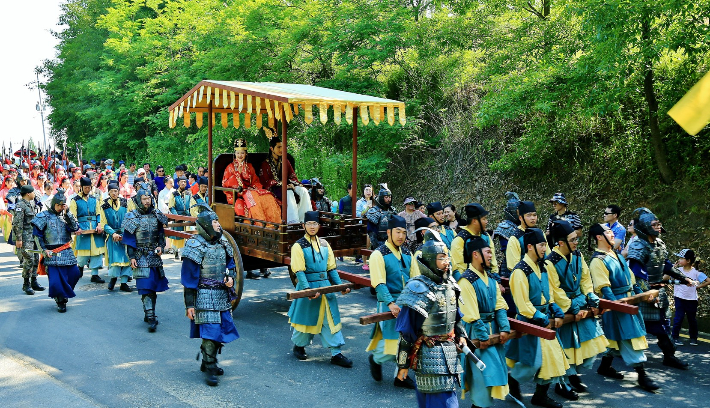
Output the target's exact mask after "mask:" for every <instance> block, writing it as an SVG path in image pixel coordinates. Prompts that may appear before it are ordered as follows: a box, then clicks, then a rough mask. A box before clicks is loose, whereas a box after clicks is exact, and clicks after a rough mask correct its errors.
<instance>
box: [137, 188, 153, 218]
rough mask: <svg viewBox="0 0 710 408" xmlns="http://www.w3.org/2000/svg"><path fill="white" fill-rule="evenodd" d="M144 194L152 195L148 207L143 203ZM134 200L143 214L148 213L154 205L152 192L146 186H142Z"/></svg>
mask: <svg viewBox="0 0 710 408" xmlns="http://www.w3.org/2000/svg"><path fill="white" fill-rule="evenodd" d="M143 196H148V197H150V201H151V202H150V206H148V207H146V206H144V205H143V201H142V200H141V198H142V197H143ZM133 201H134V202H135V203H136V207H137V208H138V210H139V211H140V212H141V213H143V214H147V213H148V211H150V208H151V207H153V195H152V194H150V191H149V190H146V189H145V188H141V189H140V190H138V193H137V194H136V195H135V197H133Z"/></svg>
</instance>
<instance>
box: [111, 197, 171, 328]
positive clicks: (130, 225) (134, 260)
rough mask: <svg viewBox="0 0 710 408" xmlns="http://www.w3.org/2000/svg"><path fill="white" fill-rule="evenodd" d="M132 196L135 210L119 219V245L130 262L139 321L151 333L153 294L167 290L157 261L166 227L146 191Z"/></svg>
mask: <svg viewBox="0 0 710 408" xmlns="http://www.w3.org/2000/svg"><path fill="white" fill-rule="evenodd" d="M136 197H138V199H137V200H136V206H138V208H137V209H135V210H133V211H131V212H129V213H128V214H126V217H125V218H124V219H123V224H122V228H123V243H124V244H125V245H126V251H127V252H128V257H129V258H130V259H131V267H132V268H133V278H135V280H136V289H138V293H139V294H140V295H141V300H142V301H143V312H144V314H145V317H144V318H143V321H145V322H146V323H148V324H149V326H148V331H149V332H151V333H153V332H155V330H156V328H157V326H158V318H157V317H156V316H155V303H156V301H157V298H158V296H157V292H164V291H166V290H168V279H167V278H166V277H165V272H164V271H163V260H162V259H161V258H160V256H161V255H162V254H163V248H165V231H164V229H163V228H164V227H165V226H166V225H167V224H168V218H167V217H166V216H165V215H164V214H163V213H161V212H160V211H158V210H157V209H156V207H155V205H154V201H153V196H152V194H151V193H150V191H148V190H146V189H141V190H140V191H139V192H138V194H137V195H136Z"/></svg>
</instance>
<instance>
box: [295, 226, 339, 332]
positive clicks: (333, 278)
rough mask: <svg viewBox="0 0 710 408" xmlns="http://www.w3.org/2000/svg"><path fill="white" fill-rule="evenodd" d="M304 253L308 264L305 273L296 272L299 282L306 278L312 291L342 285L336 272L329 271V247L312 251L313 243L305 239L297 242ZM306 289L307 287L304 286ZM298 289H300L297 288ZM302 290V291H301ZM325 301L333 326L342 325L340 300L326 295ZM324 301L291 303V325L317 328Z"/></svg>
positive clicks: (301, 300)
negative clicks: (339, 307)
mask: <svg viewBox="0 0 710 408" xmlns="http://www.w3.org/2000/svg"><path fill="white" fill-rule="evenodd" d="M296 242H297V243H298V244H299V246H300V247H301V250H302V251H303V258H304V260H305V262H306V270H305V271H294V273H296V275H297V276H299V275H300V277H299V281H300V280H301V279H303V278H304V277H305V279H306V280H307V281H308V287H310V288H311V289H315V288H322V287H325V286H331V285H339V284H341V283H342V281H341V280H340V277H339V275H338V273H337V272H336V271H328V270H327V269H328V257H329V256H330V255H329V251H328V247H326V246H322V247H321V248H320V252H316V251H315V250H312V248H311V243H310V242H309V241H308V240H306V239H305V238H301V239H299V240H298V241H296ZM304 288H305V286H304ZM297 289H299V288H298V287H297ZM299 290H300V289H299ZM324 296H325V299H326V301H327V302H328V308H329V309H330V313H331V316H332V318H333V324H334V325H335V326H338V325H339V324H340V310H339V309H338V299H337V297H336V296H335V293H326V294H325V295H324ZM322 302H323V300H322V299H321V298H320V297H319V298H317V299H308V298H299V299H296V300H294V301H293V302H291V307H289V309H288V317H289V318H290V321H291V323H293V324H300V325H304V326H316V325H317V324H318V319H319V317H320V308H321V303H322Z"/></svg>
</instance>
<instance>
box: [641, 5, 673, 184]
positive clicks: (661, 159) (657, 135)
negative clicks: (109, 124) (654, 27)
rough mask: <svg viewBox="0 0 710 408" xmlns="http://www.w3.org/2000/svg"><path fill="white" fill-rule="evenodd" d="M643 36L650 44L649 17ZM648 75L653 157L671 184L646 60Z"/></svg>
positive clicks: (645, 81) (650, 67)
mask: <svg viewBox="0 0 710 408" xmlns="http://www.w3.org/2000/svg"><path fill="white" fill-rule="evenodd" d="M641 30H642V38H643V40H644V41H645V42H646V44H648V43H649V42H650V26H649V23H648V19H645V20H644V22H643V23H642V28H641ZM646 67H647V70H646V75H645V76H644V78H643V93H644V97H645V99H646V104H647V105H648V127H649V129H650V131H651V146H653V157H654V159H655V161H656V166H657V167H658V172H659V173H660V174H661V180H662V181H663V182H664V183H665V184H670V183H671V182H672V181H673V172H672V171H671V169H670V167H669V166H668V152H666V146H665V144H664V143H663V137H662V136H661V129H660V127H659V126H658V100H657V99H656V91H655V89H654V78H653V63H652V61H646Z"/></svg>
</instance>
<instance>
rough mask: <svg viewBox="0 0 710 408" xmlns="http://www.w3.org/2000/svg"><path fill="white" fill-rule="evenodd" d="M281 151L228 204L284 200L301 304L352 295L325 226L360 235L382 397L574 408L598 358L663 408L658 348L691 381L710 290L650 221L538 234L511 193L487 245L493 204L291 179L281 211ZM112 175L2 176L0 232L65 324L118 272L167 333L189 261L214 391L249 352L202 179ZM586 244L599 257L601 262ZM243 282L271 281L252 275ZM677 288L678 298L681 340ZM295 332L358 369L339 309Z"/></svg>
mask: <svg viewBox="0 0 710 408" xmlns="http://www.w3.org/2000/svg"><path fill="white" fill-rule="evenodd" d="M269 147H270V150H269V154H268V157H267V158H266V160H264V161H263V162H262V163H261V164H260V165H257V166H256V167H258V169H259V170H258V172H257V170H256V167H255V165H254V164H252V163H251V162H249V161H248V159H247V155H248V146H247V142H246V141H245V140H244V139H238V140H237V141H235V144H234V151H235V154H234V159H233V162H232V163H230V164H229V165H228V166H227V168H226V169H225V170H224V172H223V174H219V175H216V176H217V177H215V179H217V180H219V179H221V187H223V188H224V191H225V196H226V200H227V202H228V203H229V204H230V205H233V206H234V211H235V215H236V216H237V217H242V218H246V219H253V220H261V221H265V222H272V223H281V219H282V215H281V212H280V204H281V201H282V200H284V199H285V200H288V205H287V208H288V214H287V215H286V218H287V221H288V222H289V223H300V224H302V226H303V230H304V236H303V237H302V238H301V239H299V240H298V241H297V242H296V243H294V244H293V246H292V248H291V269H292V271H293V272H294V274H295V282H296V290H297V291H303V290H311V289H318V288H325V287H328V286H334V285H340V284H342V283H343V282H342V280H341V278H340V276H339V274H338V272H337V270H336V268H337V263H336V258H335V256H334V253H333V251H332V249H331V248H330V246H329V244H328V242H327V241H326V240H324V239H322V238H319V237H318V231H319V229H320V212H324V211H325V212H337V213H341V214H345V215H354V216H356V217H360V218H362V222H364V223H366V224H367V239H368V246H369V248H370V249H371V252H369V254H370V256H369V259H367V258H366V257H362V258H361V257H357V258H356V262H360V263H362V265H363V269H366V270H369V273H370V281H371V291H372V293H373V295H374V296H375V297H376V299H377V305H376V308H375V309H374V310H373V311H376V312H377V313H382V314H384V315H386V316H387V317H385V318H383V319H382V320H381V321H378V322H377V323H376V324H375V326H374V328H373V330H372V333H371V336H370V343H369V345H368V347H367V351H370V352H371V354H370V356H369V366H370V373H371V375H372V377H373V379H374V380H376V381H382V379H383V365H385V364H392V363H393V364H395V366H396V371H395V373H396V374H395V375H394V378H393V379H392V381H393V384H394V386H397V387H404V388H410V389H414V390H415V392H416V395H417V401H418V403H419V405H420V406H422V407H452V406H458V404H459V397H458V396H457V394H456V391H457V390H458V389H462V390H463V391H464V393H465V394H464V396H465V398H468V399H469V400H470V402H471V404H472V406H473V407H489V406H492V405H493V404H494V400H496V399H497V400H502V399H505V398H506V397H507V396H508V395H509V396H511V397H512V398H515V399H517V400H518V401H522V395H521V392H520V383H521V382H532V383H534V384H535V385H536V390H535V393H534V395H533V397H532V400H531V402H532V404H533V405H537V406H543V407H550V408H559V407H561V406H562V404H561V403H560V402H558V401H556V400H554V399H553V398H551V397H550V396H549V395H548V390H549V388H550V387H551V386H552V385H554V392H555V393H556V394H558V395H559V396H561V397H562V398H564V399H567V400H577V399H579V398H580V396H579V394H580V393H584V392H587V391H588V387H587V386H586V385H585V384H584V383H583V381H582V375H583V373H584V372H585V371H586V370H589V369H590V368H591V367H592V364H593V363H594V362H595V361H596V360H597V359H598V358H599V359H600V364H599V366H598V368H597V370H596V372H597V373H598V374H599V375H602V376H605V377H608V378H613V379H621V378H623V377H624V375H623V374H622V373H620V372H619V371H617V370H616V368H614V367H613V362H614V359H615V358H617V359H618V358H620V359H621V360H622V361H623V362H624V363H625V364H627V365H628V366H629V367H632V368H633V369H634V370H635V371H636V372H637V374H638V380H637V381H638V384H639V386H640V387H641V388H643V389H644V390H648V391H654V390H656V389H658V388H659V386H658V384H657V383H656V382H655V381H653V380H652V379H651V377H649V376H648V374H647V373H646V369H645V362H646V360H647V357H646V354H647V353H648V352H649V351H648V348H649V347H648V342H647V340H646V338H647V336H648V335H652V336H654V337H656V338H657V339H658V346H659V347H660V349H661V351H662V353H663V364H664V365H665V366H668V367H672V368H676V369H681V370H685V369H687V368H688V364H687V363H686V362H683V361H681V360H680V359H679V358H678V357H677V356H676V355H675V354H676V347H677V346H680V345H684V343H683V342H682V341H681V340H680V338H679V333H680V328H681V324H682V322H683V319H684V318H686V317H687V318H688V321H689V324H690V332H689V335H690V336H689V337H690V343H689V344H690V345H697V341H698V340H697V337H698V329H697V322H696V312H697V303H698V300H697V299H698V297H697V290H698V289H699V288H702V287H704V286H707V285H710V279H708V277H707V276H706V275H705V274H704V273H703V272H700V271H699V266H698V262H699V260H698V259H697V257H696V256H695V252H694V251H693V250H690V249H683V250H681V251H679V252H677V253H676V257H677V261H675V262H672V259H671V258H672V255H670V253H669V251H668V249H667V247H666V245H665V243H664V242H663V240H662V238H661V237H662V234H663V233H664V232H665V231H664V229H663V226H662V224H661V222H660V220H659V219H658V217H657V216H656V215H655V214H654V213H653V212H652V211H651V210H649V209H648V208H638V209H636V210H635V211H634V212H633V213H632V215H631V216H630V217H629V218H630V219H631V221H630V222H629V224H628V227H627V228H624V226H623V225H622V224H621V222H620V218H621V215H622V209H621V208H620V207H619V206H617V205H609V206H607V207H606V208H605V209H604V211H603V214H600V217H599V220H600V221H602V222H599V223H594V224H592V225H589V226H587V227H586V233H585V226H583V225H582V222H581V220H580V217H579V216H578V214H576V213H575V212H572V211H570V210H569V208H568V207H569V206H568V202H567V199H566V197H565V195H564V194H562V193H557V194H555V195H554V196H553V197H551V199H550V200H549V203H550V205H551V206H552V209H553V212H552V213H551V214H550V216H549V217H548V219H547V220H546V222H545V225H544V227H542V223H541V222H539V217H538V211H537V209H536V206H535V204H534V203H533V202H531V201H525V200H521V199H520V198H519V196H518V195H517V194H516V193H514V192H508V193H506V194H505V198H506V200H507V201H506V204H505V210H504V219H503V220H501V222H500V223H498V224H497V225H496V227H495V228H489V220H488V215H489V211H488V210H487V209H486V208H484V206H483V205H481V204H480V203H469V204H467V205H465V206H464V207H463V209H462V211H457V210H456V207H455V206H454V205H452V204H448V205H443V204H442V203H441V202H438V201H434V202H429V203H426V204H424V203H421V202H419V201H418V200H417V199H415V198H414V197H406V198H405V199H404V200H403V202H402V204H403V206H404V209H403V210H402V211H397V210H396V209H395V207H394V205H393V200H392V198H393V197H392V193H391V191H390V190H389V188H388V186H387V185H386V184H381V185H379V186H378V190H377V194H375V192H374V189H373V186H372V185H365V186H364V187H363V190H362V197H361V198H359V199H358V200H357V201H356V202H355V203H353V202H352V198H351V197H352V196H351V193H352V186H351V185H348V186H347V188H346V189H345V190H346V191H347V195H345V196H344V197H342V198H341V199H340V200H338V201H331V200H329V199H328V198H327V197H326V193H325V188H324V186H323V184H322V183H321V182H320V181H319V180H318V179H311V180H299V179H298V178H297V177H296V174H295V172H294V169H293V166H292V165H291V163H290V162H289V161H287V162H286V163H287V164H286V165H287V166H288V168H287V175H288V178H287V180H288V181H287V183H288V185H287V196H286V197H284V196H283V195H282V184H281V174H282V173H281V171H282V165H283V162H282V154H281V141H280V140H279V139H278V137H276V136H273V135H272V137H271V139H270V142H269ZM113 165H114V162H113V161H112V160H110V159H108V160H101V161H99V162H98V163H96V162H94V161H89V162H86V163H84V162H82V163H81V164H80V165H79V166H76V165H74V164H73V163H69V164H68V165H67V166H66V167H65V166H64V165H63V164H61V163H60V160H58V159H54V160H51V161H50V162H48V163H41V162H38V161H30V160H27V161H25V162H22V163H21V164H19V165H12V163H5V164H4V165H3V172H2V173H3V180H2V189H0V198H2V199H0V213H1V214H2V220H0V221H1V222H0V225H2V229H3V233H4V236H5V239H6V242H8V243H10V244H11V245H14V246H15V252H16V254H17V256H18V259H19V261H20V263H21V266H22V277H23V286H22V290H23V291H24V292H25V293H26V294H28V295H32V294H34V293H35V292H36V291H44V290H45V288H44V287H42V286H41V285H40V284H39V282H38V281H37V275H38V273H39V274H46V275H48V281H49V288H48V289H49V290H48V292H49V296H50V297H52V298H53V299H54V300H55V302H56V304H57V310H58V311H59V312H60V313H64V312H66V311H67V303H68V300H69V299H70V298H72V297H74V296H76V294H75V293H74V287H75V285H76V284H77V282H78V281H79V280H80V279H81V277H82V276H83V275H84V271H85V270H87V269H88V271H90V275H91V278H90V281H91V282H93V283H97V284H105V283H106V282H105V280H104V279H103V278H102V277H101V276H100V270H101V269H102V268H104V267H106V268H107V269H108V277H109V282H108V289H109V290H111V291H112V290H114V288H115V286H116V285H117V284H120V286H119V290H121V291H126V292H132V291H133V290H134V289H133V288H131V287H130V286H129V285H128V282H129V281H130V280H133V279H135V281H136V282H135V290H137V291H138V293H139V294H140V296H141V301H142V306H143V311H144V315H143V318H144V321H145V322H146V323H147V324H148V331H150V332H155V331H156V330H157V325H158V318H157V316H156V313H155V311H156V303H157V294H158V293H160V292H163V291H165V290H167V289H168V280H167V278H166V277H165V273H164V271H163V263H162V258H161V256H162V255H163V252H164V251H165V252H173V253H174V254H175V258H176V259H181V260H182V271H181V283H182V284H183V286H184V287H185V306H186V314H187V317H188V318H189V319H190V337H192V338H200V339H202V344H201V352H202V362H201V366H200V369H201V370H202V371H203V372H205V380H206V382H207V384H209V385H217V384H218V382H219V376H220V375H221V374H223V372H224V370H223V369H222V368H220V367H218V366H217V354H218V353H219V352H220V351H221V348H222V346H223V345H224V344H225V343H229V342H231V341H233V340H235V339H237V338H239V334H238V333H237V330H236V326H235V324H234V321H233V320H232V317H231V313H230V308H231V302H233V301H234V300H235V299H236V296H237V295H236V293H235V290H234V283H235V278H236V273H237V270H236V263H235V260H234V253H233V251H232V247H231V246H230V245H229V244H228V243H227V241H226V239H225V237H224V236H223V234H222V230H221V225H220V223H219V220H218V218H217V216H216V214H215V213H214V212H213V211H212V210H211V209H210V206H209V204H210V203H209V199H208V193H207V174H206V169H205V168H202V167H201V168H198V169H197V171H196V172H195V173H188V172H187V167H186V166H184V165H179V166H176V167H175V173H174V174H173V175H167V174H165V168H164V167H163V166H158V167H157V168H156V171H155V173H153V171H152V170H151V168H150V167H151V166H150V164H148V163H146V164H145V165H144V166H143V167H141V168H137V167H136V165H135V164H134V163H130V164H129V165H128V167H126V166H125V163H124V162H123V161H119V162H118V168H116V169H115V170H114V167H113ZM65 168H66V171H65ZM343 193H344V194H345V191H344V192H343ZM168 213H172V214H177V215H189V216H192V217H195V219H196V225H195V228H196V233H195V234H194V235H193V236H192V237H191V238H189V239H181V238H173V239H172V240H168V239H166V236H165V228H166V226H167V223H168V219H167V217H166V214H168ZM541 227H542V228H541ZM179 229H180V227H178V228H176V230H179ZM627 233H629V234H631V237H630V238H629V239H628V240H627V237H626V234H627ZM582 242H586V243H587V246H588V248H587V249H588V251H589V253H591V254H592V255H591V258H589V261H587V259H585V257H584V255H583V254H582V252H583V251H582V247H581V246H580V245H581V243H582ZM260 272H261V275H263V276H268V271H266V270H262V271H260ZM247 277H251V278H258V277H259V275H258V274H255V273H253V272H252V271H249V272H248V274H247ZM668 283H673V284H674V294H673V297H674V303H675V308H676V314H675V319H674V321H673V324H671V322H670V319H669V316H670V313H669V306H670V301H669V300H670V299H669V294H668V293H667V284H668ZM655 291H657V292H655ZM347 292H349V289H346V290H345V291H343V293H344V294H345V293H347ZM636 295H644V296H643V297H644V298H645V301H643V302H641V303H639V311H640V313H639V314H637V315H633V314H626V313H624V312H623V311H619V310H616V309H611V310H609V311H607V312H606V313H603V314H601V317H596V316H597V315H598V314H599V311H600V304H601V301H602V300H604V301H609V302H617V301H619V300H622V299H627V298H630V297H634V296H636ZM624 301H625V300H624ZM288 316H289V324H290V325H291V326H292V333H293V334H292V341H293V343H294V346H293V355H294V356H295V357H296V358H298V359H300V360H305V359H307V358H308V354H307V353H306V347H307V346H308V345H309V344H311V342H312V340H313V338H314V336H315V335H320V336H321V341H322V343H323V346H324V347H326V348H329V349H330V351H331V360H330V361H331V363H332V364H335V365H338V366H341V367H346V368H349V367H352V366H353V362H352V361H351V360H350V359H348V358H347V357H345V356H344V355H343V353H342V347H343V346H344V345H345V340H344V339H345V337H344V336H343V334H342V327H343V325H342V322H341V320H340V313H339V310H338V301H337V297H336V296H335V294H334V293H324V294H323V295H322V296H321V294H320V293H314V294H311V295H309V296H307V297H301V298H298V299H296V300H295V301H294V302H293V303H292V304H291V308H290V309H289V312H288ZM512 319H515V320H516V321H519V322H523V323H528V324H532V325H535V326H539V327H543V328H548V329H553V330H556V336H555V337H554V338H553V339H552V340H548V339H546V338H542V337H539V336H537V335H535V334H533V333H531V334H528V335H526V336H522V337H513V336H511V331H512V329H511V322H512ZM471 350H474V351H471ZM462 352H463V356H461V355H460V354H461V353H462ZM482 367H485V370H483V369H482ZM410 370H411V371H413V372H414V377H415V379H414V380H413V379H412V378H410V376H409V371H410Z"/></svg>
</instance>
